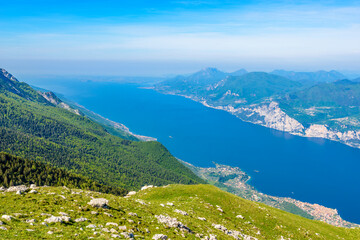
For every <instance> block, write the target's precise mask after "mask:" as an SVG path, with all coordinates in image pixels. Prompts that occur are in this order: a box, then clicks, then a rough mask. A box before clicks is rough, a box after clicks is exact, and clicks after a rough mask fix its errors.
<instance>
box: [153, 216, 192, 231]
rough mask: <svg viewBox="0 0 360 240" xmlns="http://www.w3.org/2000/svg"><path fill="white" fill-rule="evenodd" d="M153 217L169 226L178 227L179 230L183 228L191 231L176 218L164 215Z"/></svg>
mask: <svg viewBox="0 0 360 240" xmlns="http://www.w3.org/2000/svg"><path fill="white" fill-rule="evenodd" d="M155 217H156V218H157V220H158V222H160V223H163V224H165V225H167V226H169V227H173V228H179V229H181V230H185V231H188V232H190V231H191V230H190V229H189V228H188V227H187V226H185V225H184V224H182V223H181V222H179V221H178V220H177V219H176V218H171V217H169V216H164V215H155Z"/></svg>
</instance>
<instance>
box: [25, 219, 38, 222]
mask: <svg viewBox="0 0 360 240" xmlns="http://www.w3.org/2000/svg"><path fill="white" fill-rule="evenodd" d="M26 222H27V223H35V222H36V219H27V220H26Z"/></svg>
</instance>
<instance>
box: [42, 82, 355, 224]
mask: <svg viewBox="0 0 360 240" xmlns="http://www.w3.org/2000/svg"><path fill="white" fill-rule="evenodd" d="M41 87H46V88H48V89H51V90H53V91H57V92H60V93H62V94H64V96H65V97H67V98H68V99H71V100H73V101H76V102H78V103H79V104H81V105H83V106H85V107H86V108H88V109H90V110H92V111H94V112H96V113H99V114H100V115H103V116H104V117H107V118H109V119H111V120H114V121H117V122H120V123H123V124H125V125H126V126H127V127H129V128H130V130H131V131H133V132H135V133H137V134H142V135H147V136H152V137H156V138H157V139H158V140H159V141H160V142H161V143H163V144H164V145H165V146H166V147H167V148H168V149H169V150H170V151H171V153H172V154H173V155H175V156H176V157H178V158H180V159H182V160H184V161H187V162H190V163H192V164H194V165H196V166H201V167H209V166H213V164H212V163H213V162H216V163H221V164H226V165H231V166H237V167H240V168H241V169H242V170H244V171H246V172H247V173H248V174H249V175H250V176H251V177H252V180H251V184H252V185H253V186H255V187H256V188H257V189H258V190H260V191H262V192H264V193H267V194H270V195H275V196H286V197H292V198H295V199H298V200H302V201H306V202H311V203H319V204H322V205H325V206H327V207H331V208H336V209H338V211H339V213H340V215H341V216H342V217H343V218H345V219H346V220H349V221H353V222H357V223H360V204H359V200H360V187H359V184H360V174H359V170H360V150H359V149H354V148H350V147H348V146H345V145H343V144H340V143H336V142H332V141H327V140H320V139H309V138H302V137H297V136H291V135H289V134H286V133H282V132H279V131H275V130H271V129H268V128H265V127H261V126H257V125H253V124H250V123H245V122H242V121H241V120H239V119H237V118H236V117H234V116H232V115H231V114H229V113H227V112H224V111H219V110H215V109H210V108H206V107H204V106H202V105H201V104H199V103H196V102H193V101H191V100H189V99H185V98H182V97H178V96H171V95H163V94H160V93H157V92H155V91H154V90H150V89H141V88H138V86H136V85H129V84H115V83H93V82H86V83H79V82H77V83H71V84H70V83H67V84H66V85H64V84H54V83H52V84H50V83H47V84H45V83H43V84H42V86H41Z"/></svg>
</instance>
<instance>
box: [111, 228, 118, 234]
mask: <svg viewBox="0 0 360 240" xmlns="http://www.w3.org/2000/svg"><path fill="white" fill-rule="evenodd" d="M110 232H111V233H118V231H116V229H114V228H112V229H110Z"/></svg>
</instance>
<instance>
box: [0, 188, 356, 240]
mask: <svg viewBox="0 0 360 240" xmlns="http://www.w3.org/2000/svg"><path fill="white" fill-rule="evenodd" d="M36 190H37V191H38V193H35V194H34V193H25V194H23V195H17V194H15V193H14V192H7V193H3V194H0V201H1V202H2V204H1V205H0V216H2V215H10V216H12V217H13V219H12V220H10V221H8V220H5V219H1V221H2V222H3V225H1V226H0V227H1V228H2V229H3V230H2V229H0V238H1V239H40V238H41V239H59V238H60V239H88V238H89V237H94V238H95V239H111V238H115V237H117V236H116V235H119V236H120V235H121V236H122V238H124V237H123V235H122V234H124V235H126V234H128V236H129V235H130V236H131V234H133V235H134V237H135V239H138V238H141V239H144V238H145V239H151V238H152V237H153V236H154V235H155V234H164V235H166V236H168V237H169V238H171V239H183V238H187V239H199V238H204V237H205V236H210V235H214V236H216V238H217V239H243V238H244V237H246V236H248V237H249V238H246V239H313V240H315V239H324V240H325V239H326V240H331V239H359V236H360V231H359V229H345V228H338V227H333V226H331V225H328V224H325V223H322V222H318V221H313V220H309V219H305V218H302V217H299V216H296V215H293V214H290V213H287V212H284V211H281V210H278V209H274V208H271V207H268V206H266V205H263V204H258V203H254V202H251V201H248V200H244V199H242V198H240V197H237V196H235V195H232V194H229V193H226V192H223V191H221V190H219V189H218V188H215V187H213V186H210V185H192V186H184V185H170V186H167V187H160V188H150V189H147V190H142V191H140V192H138V193H137V194H136V195H134V196H131V197H128V198H123V197H116V196H113V195H108V194H100V193H95V192H87V191H79V190H73V189H68V188H63V187H43V188H39V189H36ZM92 198H105V199H107V200H109V203H108V206H109V208H96V207H92V206H90V205H88V204H87V203H88V202H89V201H90V200H91V199H92ZM35 203H36V204H35ZM51 215H53V216H64V215H68V217H70V218H71V220H70V221H68V222H65V221H67V220H69V219H66V218H63V219H64V220H63V221H64V222H63V223H47V225H43V224H42V222H44V220H45V219H47V218H49V217H50V216H51ZM160 215H162V216H167V217H170V218H176V220H175V219H171V221H172V223H170V222H168V223H166V222H165V223H162V222H160V221H159V220H158V219H159V216H160ZM237 216H238V217H237ZM79 218H86V219H87V220H85V219H82V220H85V221H83V222H77V221H78V220H77V221H75V220H76V219H79ZM199 218H205V219H199ZM164 219H165V218H164ZM165 220H166V219H165ZM168 220H170V219H168ZM31 222H34V223H31ZM179 222H180V223H179ZM89 225H90V226H89ZM88 226H89V227H88ZM124 226H125V227H124ZM5 229H6V230H5ZM110 231H111V232H110ZM236 235H237V236H238V237H235V236H236Z"/></svg>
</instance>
